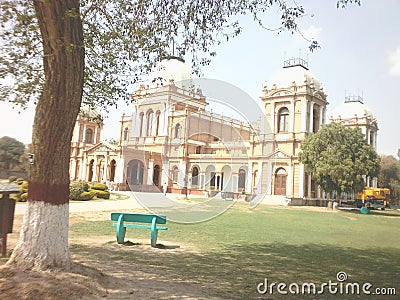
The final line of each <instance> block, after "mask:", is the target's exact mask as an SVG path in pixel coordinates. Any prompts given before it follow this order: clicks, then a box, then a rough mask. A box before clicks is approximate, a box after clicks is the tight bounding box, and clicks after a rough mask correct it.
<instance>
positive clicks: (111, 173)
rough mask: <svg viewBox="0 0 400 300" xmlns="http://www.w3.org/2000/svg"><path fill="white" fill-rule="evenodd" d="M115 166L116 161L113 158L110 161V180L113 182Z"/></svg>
mask: <svg viewBox="0 0 400 300" xmlns="http://www.w3.org/2000/svg"><path fill="white" fill-rule="evenodd" d="M116 167H117V163H116V162H115V159H113V160H112V161H111V162H110V181H111V182H113V181H114V178H115V168H116Z"/></svg>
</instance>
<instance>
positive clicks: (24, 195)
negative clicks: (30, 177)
mask: <svg viewBox="0 0 400 300" xmlns="http://www.w3.org/2000/svg"><path fill="white" fill-rule="evenodd" d="M15 199H16V200H17V201H21V202H25V201H26V200H28V182H27V181H23V182H22V183H21V184H20V185H19V194H18V195H17V196H16V197H15Z"/></svg>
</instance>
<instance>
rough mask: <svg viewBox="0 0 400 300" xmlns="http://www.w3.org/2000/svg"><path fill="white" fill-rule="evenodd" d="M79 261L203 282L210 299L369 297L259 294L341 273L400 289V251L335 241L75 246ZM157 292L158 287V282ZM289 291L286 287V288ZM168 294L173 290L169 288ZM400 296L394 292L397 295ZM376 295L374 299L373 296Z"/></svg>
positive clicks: (354, 279)
mask: <svg viewBox="0 0 400 300" xmlns="http://www.w3.org/2000/svg"><path fill="white" fill-rule="evenodd" d="M71 251H72V253H73V254H74V257H75V259H77V260H79V261H85V262H86V263H88V264H90V266H92V267H95V268H99V269H100V270H101V271H103V272H105V273H109V272H110V270H112V269H115V268H117V269H118V270H120V272H121V273H122V274H123V276H124V278H129V277H130V276H135V273H134V272H133V270H135V272H137V271H140V272H145V273H146V274H147V275H148V278H158V279H161V280H164V281H165V280H166V281H170V282H182V284H185V282H191V283H198V284H200V285H201V286H204V287H205V288H204V293H207V295H208V297H210V298H212V297H216V298H221V299H283V298H284V299H292V298H299V297H300V298H306V299H337V298H338V297H340V298H341V299H364V298H365V295H363V294H361V295H358V296H357V295H343V294H342V295H340V294H336V295H332V294H329V291H328V288H325V290H324V294H323V297H321V296H322V295H302V296H301V295H300V296H299V295H297V296H296V295H290V293H289V294H288V295H281V297H280V296H279V295H278V293H277V291H276V289H275V290H274V294H272V295H271V294H268V295H259V294H258V292H257V289H256V287H257V284H259V283H261V282H264V278H268V282H270V283H271V282H276V283H280V282H282V283H286V284H287V285H289V284H290V283H298V284H300V285H301V284H302V283H305V282H307V283H315V284H316V286H317V288H319V287H320V285H321V284H322V283H328V282H329V280H331V281H332V282H337V283H338V280H337V279H336V275H337V273H338V272H346V274H347V275H348V280H347V281H346V282H348V283H356V282H357V283H361V284H362V283H365V282H369V283H371V284H372V285H373V288H372V289H374V287H386V288H389V287H394V288H396V290H397V294H398V293H399V292H400V284H399V275H398V274H400V250H399V249H395V248H390V249H388V248H385V249H380V248H374V249H369V250H358V249H354V248H344V247H339V246H332V245H316V244H308V245H301V246H299V245H288V244H246V245H243V244H237V245H234V246H229V247H226V248H221V250H220V251H218V252H204V253H196V252H188V251H184V249H179V250H175V251H174V250H172V249H169V248H165V249H154V248H151V247H148V248H147V247H145V246H143V245H132V246H130V247H126V246H120V245H117V244H106V245H104V246H102V247H94V246H87V245H81V244H75V245H72V247H71ZM154 289H155V291H156V290H157V285H154ZM286 290H287V289H286ZM164 293H168V291H164ZM395 297H396V296H392V299H395ZM369 298H370V299H373V298H372V297H369Z"/></svg>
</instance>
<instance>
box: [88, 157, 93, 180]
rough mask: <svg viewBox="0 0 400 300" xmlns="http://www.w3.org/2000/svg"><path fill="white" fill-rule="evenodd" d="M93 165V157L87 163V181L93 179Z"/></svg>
mask: <svg viewBox="0 0 400 300" xmlns="http://www.w3.org/2000/svg"><path fill="white" fill-rule="evenodd" d="M93 165H94V159H92V160H91V161H90V163H89V175H88V181H92V179H93Z"/></svg>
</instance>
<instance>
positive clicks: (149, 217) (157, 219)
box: [111, 212, 168, 247]
mask: <svg viewBox="0 0 400 300" xmlns="http://www.w3.org/2000/svg"><path fill="white" fill-rule="evenodd" d="M111 221H116V222H117V223H113V226H116V227H117V230H116V235H117V242H118V244H122V243H123V242H124V239H125V232H126V228H138V229H150V240H151V246H152V247H156V245H157V235H158V231H159V230H167V229H168V227H161V226H157V225H158V224H166V223H167V217H166V216H164V215H156V214H136V213H122V212H113V213H111ZM126 222H130V223H126ZM137 223H146V224H150V225H144V224H137Z"/></svg>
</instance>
